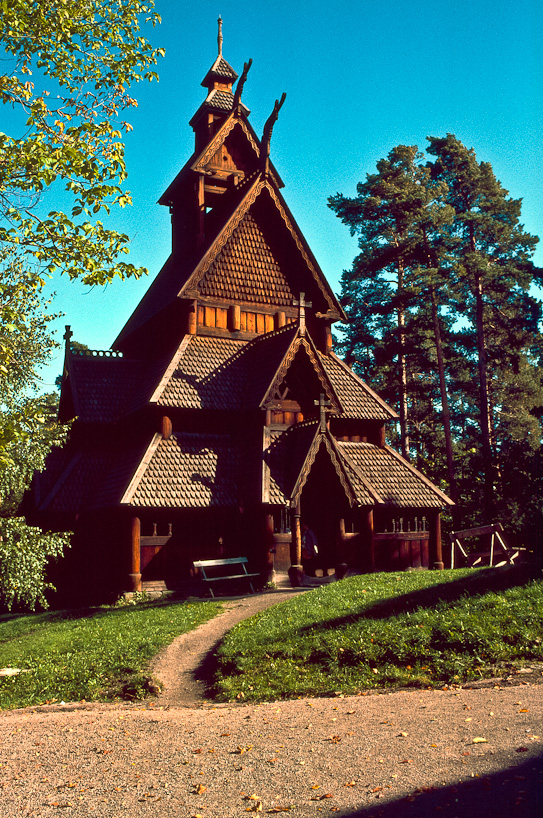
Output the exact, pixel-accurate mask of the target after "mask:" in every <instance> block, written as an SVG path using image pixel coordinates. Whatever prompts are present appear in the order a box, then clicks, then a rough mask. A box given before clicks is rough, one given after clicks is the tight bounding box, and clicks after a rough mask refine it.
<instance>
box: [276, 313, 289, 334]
mask: <svg viewBox="0 0 543 818" xmlns="http://www.w3.org/2000/svg"><path fill="white" fill-rule="evenodd" d="M275 321H276V327H275V328H276V329H281V327H284V326H285V324H286V323H287V318H286V315H285V313H284V311H283V310H279V312H276V313H275Z"/></svg>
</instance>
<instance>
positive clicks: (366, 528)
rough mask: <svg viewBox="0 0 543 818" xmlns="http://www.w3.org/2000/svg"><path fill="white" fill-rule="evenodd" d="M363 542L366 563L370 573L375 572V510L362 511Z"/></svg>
mask: <svg viewBox="0 0 543 818" xmlns="http://www.w3.org/2000/svg"><path fill="white" fill-rule="evenodd" d="M361 513H362V532H363V537H362V542H363V544H364V551H365V554H364V562H365V563H366V564H367V568H368V570H369V571H375V542H374V539H373V509H372V508H369V509H368V510H367V511H362V512H361Z"/></svg>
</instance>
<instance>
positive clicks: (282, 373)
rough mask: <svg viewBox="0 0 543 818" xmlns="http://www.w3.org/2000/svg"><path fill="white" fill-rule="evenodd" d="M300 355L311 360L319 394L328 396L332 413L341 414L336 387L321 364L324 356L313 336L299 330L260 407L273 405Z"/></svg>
mask: <svg viewBox="0 0 543 818" xmlns="http://www.w3.org/2000/svg"><path fill="white" fill-rule="evenodd" d="M300 353H302V354H305V355H306V356H307V358H308V359H309V363H310V365H311V366H312V369H313V372H314V373H315V375H316V377H317V378H318V381H319V384H320V387H319V390H318V391H319V394H320V392H322V393H323V394H324V395H325V396H326V398H327V400H328V401H329V402H330V404H331V407H330V411H331V413H332V414H334V415H339V414H341V411H342V407H341V404H340V402H339V400H338V398H337V395H336V392H335V390H334V387H333V386H332V383H331V381H330V379H329V377H328V375H327V374H326V371H325V369H324V367H323V365H322V362H321V359H322V357H324V356H320V355H319V353H318V351H317V349H316V347H315V345H314V343H313V341H312V340H311V336H309V335H308V334H307V333H302V332H301V331H300V329H299V328H298V329H297V330H296V333H295V335H294V337H293V339H292V341H291V343H290V345H289V347H288V350H287V351H286V353H285V355H284V356H283V358H282V360H281V363H280V365H279V366H278V368H277V370H276V372H275V374H274V376H273V379H272V380H271V382H270V384H269V386H268V388H267V389H266V393H265V395H264V397H263V398H262V400H261V402H260V406H261V407H262V408H265V407H266V406H268V405H270V404H271V403H273V401H274V394H275V393H276V392H277V390H278V389H279V388H280V387H281V384H282V383H283V382H284V381H285V378H286V377H287V373H288V371H289V369H290V367H291V366H292V364H293V362H294V359H295V358H296V356H297V355H299V354H300ZM308 382H309V379H308ZM294 397H296V396H294Z"/></svg>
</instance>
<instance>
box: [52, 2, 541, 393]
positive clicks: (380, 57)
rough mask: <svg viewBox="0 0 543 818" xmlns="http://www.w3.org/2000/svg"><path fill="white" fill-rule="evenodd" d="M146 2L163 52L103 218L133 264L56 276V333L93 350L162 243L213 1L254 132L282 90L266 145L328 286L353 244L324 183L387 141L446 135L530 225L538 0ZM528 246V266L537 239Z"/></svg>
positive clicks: (358, 166)
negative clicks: (117, 277) (115, 272)
mask: <svg viewBox="0 0 543 818" xmlns="http://www.w3.org/2000/svg"><path fill="white" fill-rule="evenodd" d="M156 8H157V10H158V12H159V13H160V14H161V16H162V20H163V22H162V25H161V26H160V27H159V28H157V29H155V30H154V31H153V30H152V29H151V30H150V31H149V34H148V36H149V37H150V39H151V41H152V42H153V44H155V45H161V46H164V47H165V48H166V56H165V58H164V59H162V60H161V61H160V63H159V66H158V71H159V74H160V82H159V83H158V84H156V83H153V84H145V85H143V84H141V85H139V86H136V87H135V88H134V89H133V90H134V96H135V97H136V98H137V99H138V108H137V109H135V110H133V111H132V112H131V115H130V116H129V121H130V122H131V124H132V125H133V127H134V130H133V132H132V133H130V134H129V135H128V136H127V139H126V160H127V164H128V170H129V179H128V184H127V187H128V189H130V191H131V193H132V196H133V202H134V204H133V206H132V207H131V208H127V209H126V210H125V211H118V212H116V213H115V214H114V215H113V216H112V217H111V219H110V221H109V224H110V225H111V227H114V228H115V229H118V230H123V231H125V232H127V233H128V234H129V235H130V237H131V240H132V244H131V248H132V249H131V254H130V257H129V258H130V261H132V262H133V263H134V264H136V265H143V266H145V267H147V268H148V269H149V277H147V278H146V279H143V280H140V281H126V282H118V283H115V284H112V285H109V286H108V287H106V288H105V289H98V288H95V289H92V290H91V289H89V288H88V287H83V286H81V285H79V284H77V283H72V282H69V281H67V280H64V279H57V280H56V281H55V282H54V289H55V290H56V293H57V295H56V300H55V303H54V308H55V310H56V311H61V312H63V313H64V317H63V318H61V319H60V321H59V322H58V327H59V333H58V336H59V337H61V336H62V334H63V331H64V324H66V323H67V324H71V326H72V330H73V333H74V339H76V340H78V341H81V342H83V343H85V344H87V345H88V346H90V347H91V348H93V349H107V348H108V347H109V346H110V344H111V343H112V342H113V340H114V339H115V337H116V335H117V334H118V332H119V331H120V329H121V328H122V326H123V324H124V323H125V321H126V320H127V319H128V317H129V316H130V314H131V312H132V310H133V309H134V307H135V306H136V304H137V303H138V301H139V300H140V298H141V297H142V295H143V293H144V292H145V290H146V289H147V287H148V286H149V284H150V281H151V280H152V278H153V277H154V276H155V275H156V274H157V273H158V271H159V270H160V268H161V266H162V264H163V263H164V262H165V261H166V258H167V257H168V254H169V250H170V237H171V236H170V220H169V214H168V211H167V208H164V207H160V206H159V205H157V204H156V201H157V199H158V198H159V196H160V195H161V194H162V192H163V191H164V190H165V188H166V187H167V185H168V184H169V183H170V181H171V180H172V179H173V178H174V176H175V175H176V173H177V172H178V171H179V169H180V168H181V167H182V166H183V164H184V163H185V161H186V160H187V158H188V157H189V155H190V154H191V152H192V149H193V133H192V129H191V128H190V127H189V125H188V121H189V119H190V118H191V116H192V114H193V113H194V112H195V110H196V109H197V108H198V106H199V105H200V103H201V102H202V100H203V99H204V89H203V88H202V87H201V85H200V82H201V80H202V79H203V77H204V75H205V74H206V72H207V70H208V68H209V67H210V65H211V64H212V62H213V61H214V59H215V57H216V54H217V22H216V21H217V17H218V15H219V13H220V14H221V16H222V18H223V35H224V44H223V53H224V56H225V58H226V59H227V60H228V62H230V64H231V65H232V66H233V67H234V68H235V69H236V70H237V71H238V73H241V70H242V67H243V63H244V61H246V60H248V59H249V57H252V58H253V66H252V68H251V71H250V73H249V77H248V80H247V83H246V85H245V88H244V92H243V100H244V103H245V104H246V105H247V106H248V107H249V108H250V109H251V116H250V120H251V123H252V125H253V127H254V128H255V130H256V132H257V133H258V134H261V133H262V128H263V125H264V122H265V120H266V118H267V117H268V115H269V113H270V112H271V110H272V107H273V103H274V100H275V99H277V98H279V97H280V96H281V93H282V92H283V91H286V93H287V99H286V102H285V104H284V106H283V108H282V109H281V113H280V116H279V120H278V122H277V124H276V126H275V129H274V132H273V138H272V145H271V156H272V159H273V161H274V163H275V166H276V167H277V169H278V171H279V173H280V174H281V176H282V178H283V181H284V182H285V188H284V190H283V193H284V196H285V198H286V200H287V203H288V204H289V207H290V209H291V210H292V212H293V214H294V217H295V218H296V220H297V222H298V224H299V225H300V227H301V229H302V231H303V232H304V234H305V236H306V238H307V240H308V242H309V244H310V246H311V248H312V250H313V252H314V254H315V256H316V258H317V260H318V261H319V263H320V265H321V267H322V269H323V271H324V273H325V275H326V276H327V278H328V280H329V281H330V283H331V285H332V287H333V288H334V290H335V291H336V292H337V291H338V290H339V277H340V275H341V272H342V271H343V269H345V268H348V267H350V265H351V262H352V260H353V258H354V256H355V255H356V252H357V244H356V239H353V238H351V237H350V235H349V232H348V230H347V228H346V227H344V226H343V225H342V224H341V223H340V221H339V220H338V219H337V217H336V216H334V214H333V213H332V211H331V210H329V209H328V207H327V204H326V201H327V198H328V196H329V195H331V194H334V193H336V192H338V191H339V192H341V193H344V194H346V195H354V194H355V191H356V183H357V182H358V181H360V180H363V179H365V176H366V174H367V173H369V172H373V170H374V169H375V164H376V162H377V161H378V160H379V159H380V158H382V157H383V156H386V154H387V153H388V152H389V151H390V149H391V148H392V147H394V146H395V145H398V144H409V145H414V144H416V145H418V146H419V148H421V149H424V147H425V141H426V136H428V135H432V136H444V135H445V134H446V133H454V134H455V135H456V136H457V137H458V138H459V139H461V140H462V142H464V144H466V145H467V146H468V147H473V148H475V151H476V153H477V157H478V159H479V160H484V161H488V162H490V163H491V164H492V166H493V168H494V172H495V174H496V176H497V177H498V179H499V180H500V181H501V183H502V185H503V186H504V187H505V188H506V189H507V190H508V191H509V193H510V195H511V196H513V197H515V198H518V197H522V198H523V209H522V222H523V224H524V225H525V227H526V229H527V230H528V231H529V232H531V233H535V234H536V235H538V234H539V235H541V236H542V238H543V226H542V220H543V161H542V156H543V116H542V108H541V106H542V100H543V50H542V43H543V6H542V5H541V2H540V0H517V2H515V3H512V2H506V0H492V1H490V0H434V2H433V3H431V4H429V3H427V2H424V3H423V2H420V0H389V1H388V2H387V0H383V1H382V2H381V3H375V2H368V0H360V2H348V1H347V0H335V2H334V3H324V2H322V0H312V2H307V0H298V2H296V0H291V2H286V1H285V0H274V2H265V3H264V2H260V0H254V2H252V3H244V4H241V3H239V2H233V0H226V2H225V1H224V0H221V2H220V5H218V4H216V3H215V2H213V3H211V2H209V0H200V2H193V3H185V2H179V0H157V3H156ZM51 205H52V207H53V206H54V205H55V203H54V202H52V203H51ZM535 260H536V262H537V263H538V264H539V265H541V266H543V247H540V248H539V249H538V251H537V254H536V257H535ZM61 367H62V356H61V354H59V356H58V357H57V358H56V359H55V360H54V361H53V362H52V364H51V366H50V367H49V368H47V369H46V370H45V371H44V373H43V378H44V388H45V389H50V385H51V384H52V383H53V382H54V378H55V376H56V374H58V373H59V372H60V370H61Z"/></svg>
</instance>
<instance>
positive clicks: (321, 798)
mask: <svg viewBox="0 0 543 818" xmlns="http://www.w3.org/2000/svg"><path fill="white" fill-rule="evenodd" d="M333 797H334V796H333V795H332V793H331V792H326V793H325V794H324V795H314V796H313V798H312V799H311V800H312V801H324V800H325V799H326V798H333Z"/></svg>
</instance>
